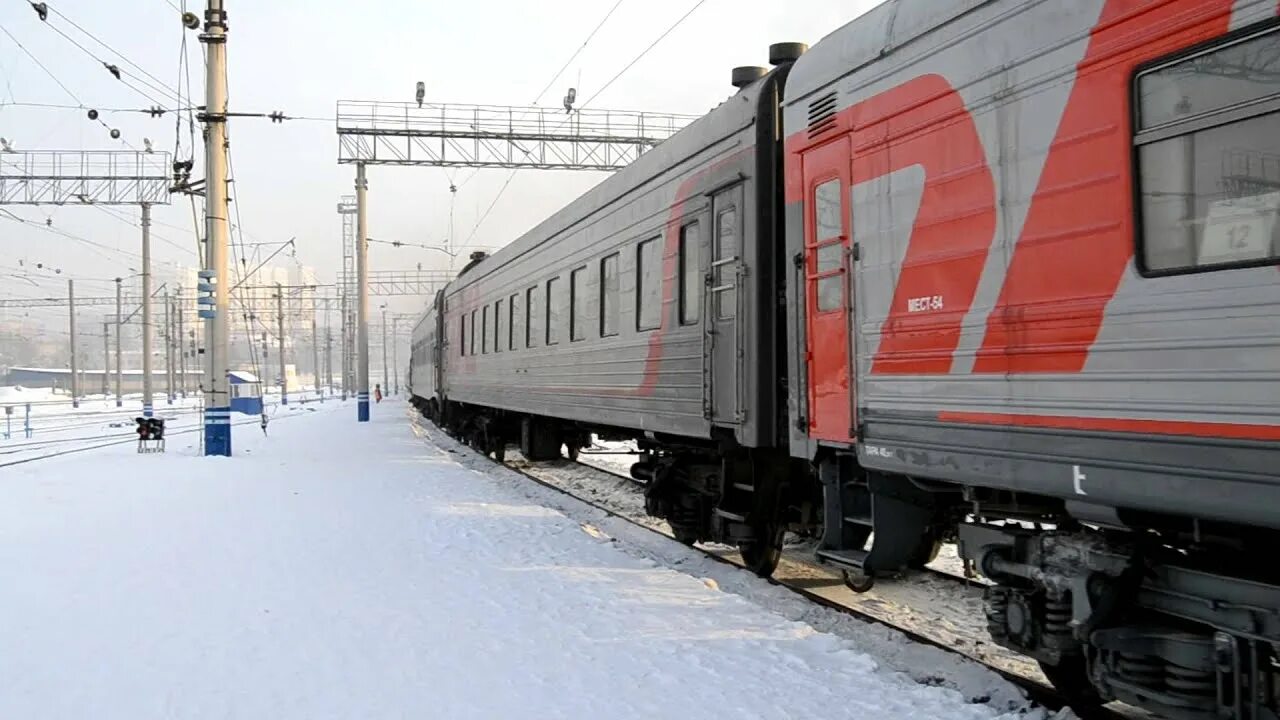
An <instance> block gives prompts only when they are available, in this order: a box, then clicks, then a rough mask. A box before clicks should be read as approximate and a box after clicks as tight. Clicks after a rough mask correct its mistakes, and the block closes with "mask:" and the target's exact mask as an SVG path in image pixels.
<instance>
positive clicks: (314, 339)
mask: <svg viewBox="0 0 1280 720" xmlns="http://www.w3.org/2000/svg"><path fill="white" fill-rule="evenodd" d="M316 309H317V308H316V292H315V290H312V291H311V372H312V374H313V375H314V376H315V383H314V384H315V386H316V395H317V396H319V397H321V398H323V397H324V391H323V390H321V389H320V380H321V378H320V335H319V331H318V330H317V329H316Z"/></svg>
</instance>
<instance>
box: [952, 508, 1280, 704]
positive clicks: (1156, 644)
mask: <svg viewBox="0 0 1280 720" xmlns="http://www.w3.org/2000/svg"><path fill="white" fill-rule="evenodd" d="M959 541H960V554H961V556H962V557H963V558H965V559H966V560H968V561H971V562H972V563H974V564H975V565H976V567H977V568H978V569H979V570H980V571H981V572H982V574H983V575H985V576H987V577H988V578H990V579H992V580H994V581H995V582H997V583H999V584H998V585H994V586H992V587H990V588H988V590H987V593H986V602H985V610H986V617H987V626H988V630H989V632H990V634H991V636H992V639H993V640H995V642H996V643H998V644H1000V645H1003V646H1005V647H1007V648H1010V649H1012V650H1015V651H1018V652H1020V653H1023V654H1025V655H1028V656H1030V657H1032V658H1034V659H1036V660H1037V661H1038V662H1039V663H1040V665H1041V667H1042V669H1043V670H1044V671H1045V675H1046V676H1047V677H1048V678H1049V680H1050V682H1052V683H1053V684H1054V685H1055V686H1056V687H1057V688H1058V689H1059V690H1060V691H1062V692H1063V693H1064V694H1066V695H1068V696H1070V697H1071V698H1072V700H1073V701H1074V702H1076V703H1089V702H1092V703H1101V702H1108V701H1111V700H1122V701H1125V702H1128V703H1130V704H1132V705H1136V706H1140V707H1144V708H1149V709H1153V710H1154V711H1155V712H1157V713H1159V714H1160V715H1162V716H1164V717H1168V718H1171V719H1173V720H1209V718H1219V719H1221V720H1276V718H1277V717H1278V713H1280V659H1278V658H1280V613H1277V612H1276V611H1275V608H1277V607H1280V585H1276V584H1274V583H1273V582H1260V581H1257V580H1254V579H1247V578H1244V577H1240V576H1238V575H1236V576H1233V575H1227V574H1222V573H1220V572H1218V571H1216V569H1215V570H1210V569H1208V568H1204V567H1197V568H1193V567H1188V566H1187V565H1189V564H1190V562H1189V561H1188V560H1187V558H1188V556H1187V555H1184V554H1182V553H1170V552H1169V551H1168V550H1167V549H1165V548H1163V547H1162V546H1159V545H1156V544H1154V543H1148V542H1147V541H1146V540H1145V539H1144V540H1142V541H1141V542H1139V541H1135V540H1133V539H1132V538H1128V537H1125V536H1122V535H1115V534H1108V533H1105V532H1102V531H1100V530H1093V529H1087V528H1069V529H1067V530H1053V531H1045V530H1043V529H1029V528H1028V527H1026V525H1023V524H1016V523H1003V524H996V523H982V522H972V523H967V524H964V525H962V526H961V527H960V529H959Z"/></svg>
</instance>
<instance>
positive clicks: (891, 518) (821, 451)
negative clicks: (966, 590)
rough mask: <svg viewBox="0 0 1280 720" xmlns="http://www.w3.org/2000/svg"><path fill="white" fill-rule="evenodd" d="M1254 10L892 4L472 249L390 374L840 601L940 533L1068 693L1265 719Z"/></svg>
mask: <svg viewBox="0 0 1280 720" xmlns="http://www.w3.org/2000/svg"><path fill="white" fill-rule="evenodd" d="M1277 14H1278V8H1277V2H1276V0H1073V1H1072V2H1065V1H1063V0H890V2H886V3H883V4H882V5H880V6H879V7H877V8H876V9H874V10H872V11H871V12H869V13H867V14H866V15H864V16H862V17H860V18H858V19H857V20H855V21H853V22H851V23H849V24H848V25H846V26H845V27H843V28H841V29H840V30H838V31H836V32H835V33H833V34H832V35H830V36H828V37H827V38H824V39H823V40H822V41H821V42H819V43H817V44H816V45H815V47H813V48H812V49H811V50H808V51H807V52H803V47H802V46H797V45H793V44H786V45H780V46H775V48H774V49H773V51H772V52H771V55H772V58H771V60H772V61H773V63H774V68H773V69H772V70H771V71H767V72H766V71H764V70H763V69H748V68H740V69H738V70H736V71H735V73H734V76H735V81H736V82H735V84H737V85H738V86H739V90H738V92H737V93H736V94H735V95H734V96H732V97H731V98H730V99H729V100H727V101H726V102H725V103H724V104H722V105H721V106H719V107H718V108H716V109H714V110H713V111H712V112H710V113H709V114H708V115H706V116H705V117H703V118H701V119H700V120H698V121H697V122H695V123H693V124H692V125H690V126H689V127H688V128H686V129H685V130H684V131H682V132H680V133H678V134H677V135H676V136H674V137H673V138H671V139H670V140H669V141H667V142H666V143H663V144H662V145H660V146H659V147H657V148H655V149H654V150H652V151H651V152H649V153H647V154H646V155H644V156H643V157H641V158H640V159H639V160H638V161H637V162H636V163H635V164H633V165H632V166H631V167H629V168H627V169H625V170H623V171H621V172H619V173H617V174H616V175H615V176H613V177H611V178H610V179H608V180H607V181H605V182H604V183H602V184H601V185H600V186H598V187H597V188H595V189H594V190H592V191H590V192H589V193H587V194H586V195H584V196H583V197H581V198H579V199H578V200H576V201H575V202H573V203H572V204H570V205H568V206H567V207H566V208H564V209H563V210H562V211H560V212H559V213H557V214H556V215H555V216H553V217H552V218H550V219H548V220H547V221H546V222H544V223H543V224H542V225H540V226H538V227H537V228H535V229H534V230H532V231H530V232H529V233H526V234H525V235H524V236H522V237H520V238H519V239H517V240H515V241H514V242H513V243H512V244H511V245H510V246H508V247H507V248H504V249H503V250H502V251H500V252H498V253H496V254H495V255H494V256H492V257H487V258H485V257H477V258H476V259H475V260H474V262H473V263H472V265H470V266H468V268H467V269H466V271H465V272H464V273H462V274H461V276H460V277H459V278H458V279H457V280H455V281H454V282H453V283H452V284H451V285H450V286H449V287H448V289H447V290H445V291H444V292H443V293H441V295H440V296H439V297H438V298H437V299H436V300H435V302H434V303H433V305H432V308H431V309H430V310H429V311H428V313H427V314H426V316H424V318H423V321H422V323H420V324H419V327H418V329H417V330H416V331H415V336H414V338H415V341H414V362H413V366H412V377H411V383H412V387H413V392H414V395H415V396H416V401H417V402H418V403H419V405H420V406H421V407H422V408H423V409H424V410H425V411H426V412H427V413H428V414H429V415H430V416H431V417H433V418H434V419H436V420H437V421H438V422H440V423H441V424H442V425H444V426H445V427H447V428H449V429H450V430H451V431H453V432H456V433H458V434H460V435H462V436H464V437H466V438H468V439H469V440H470V441H472V442H473V444H476V445H477V446H479V447H480V448H482V449H483V450H485V451H487V452H494V453H496V454H499V455H500V454H501V453H502V452H503V451H504V449H505V448H506V447H507V445H508V444H518V445H519V446H520V448H521V450H522V452H524V453H525V454H527V455H529V456H530V457H532V458H539V457H548V456H555V455H558V454H559V452H560V448H561V446H562V445H563V446H566V447H568V449H569V451H570V454H571V455H572V453H574V452H576V449H577V448H578V447H581V446H582V445H584V444H585V443H586V441H587V438H588V435H589V434H590V433H596V434H600V435H603V436H606V437H619V438H631V439H635V440H636V441H637V442H638V444H639V446H640V447H641V449H642V450H643V452H644V454H643V456H642V459H641V461H640V462H639V463H637V465H636V466H635V468H634V469H633V474H635V475H636V476H637V477H640V478H642V479H645V480H647V481H648V483H647V486H646V488H647V489H646V496H647V501H648V509H649V511H650V512H651V513H652V514H654V515H656V516H659V517H665V518H666V519H667V520H668V522H669V523H670V524H671V526H672V528H673V530H674V531H675V533H676V535H677V537H679V538H680V539H682V540H685V541H686V542H696V541H700V540H713V541H719V542H732V543H737V544H738V545H739V546H740V547H741V548H742V549H743V555H744V558H745V559H746V560H747V561H748V563H749V564H750V565H751V567H752V568H753V569H754V570H756V571H757V572H758V573H760V574H764V575H767V574H769V573H770V572H772V570H773V568H774V566H775V565H776V563H777V560H778V554H779V550H780V547H781V539H782V533H783V532H784V531H785V530H793V531H798V532H810V533H815V534H820V535H821V543H820V546H819V549H818V551H817V556H818V558H819V560H821V561H822V562H825V563H828V564H830V565H832V566H834V567H836V568H840V569H842V570H844V571H845V573H846V578H847V581H848V583H849V584H850V586H851V587H853V588H854V589H865V588H866V587H869V586H870V583H871V582H873V581H874V580H875V578H877V577H883V576H887V575H893V574H896V573H898V572H900V571H901V570H903V569H904V568H910V567H912V566H918V565H921V564H923V563H925V562H927V561H928V560H929V559H930V558H931V557H932V555H933V553H934V552H935V551H936V548H937V547H938V543H939V542H941V541H943V540H956V541H957V542H958V545H959V549H960V552H961V555H962V557H963V558H964V559H965V560H966V562H968V563H969V564H970V565H971V566H972V567H973V568H974V569H976V570H977V571H978V572H980V573H981V574H982V575H984V576H986V577H987V578H989V579H990V580H991V581H993V583H994V585H993V586H992V587H991V588H990V590H989V591H988V593H987V602H986V614H987V621H988V626H989V628H990V630H991V633H992V636H993V638H994V640H995V641H996V642H998V643H1000V644H1002V645H1005V646H1008V647H1011V648H1014V649H1016V650H1018V651H1020V652H1023V653H1025V654H1027V655H1029V656H1031V657H1033V658H1035V659H1037V660H1038V661H1039V662H1040V664H1041V666H1042V667H1043V668H1044V670H1045V672H1046V674H1047V675H1048V676H1049V678H1050V679H1051V680H1052V681H1053V682H1054V683H1055V684H1056V685H1057V686H1058V687H1060V688H1061V689H1063V690H1065V691H1067V692H1070V693H1072V694H1074V695H1075V696H1076V697H1077V698H1078V699H1080V700H1084V701H1103V700H1111V699H1122V700H1125V701H1127V702H1129V703H1131V704H1135V705H1139V706H1142V707H1145V708H1148V709H1151V710H1153V711H1155V712H1157V713H1158V714H1161V715H1164V716H1167V717H1176V718H1208V717H1220V718H1232V719H1240V720H1244V719H1246V718H1247V719H1261V718H1275V717H1277V708H1278V707H1280V689H1278V686H1277V679H1278V678H1277V675H1278V669H1277V668H1278V664H1277V662H1278V661H1277V656H1278V655H1280V651H1278V648H1280V566H1278V565H1277V563H1276V562H1274V561H1273V560H1272V559H1271V554H1272V548H1273V547H1275V546H1276V543H1277V541H1280V318H1278V317H1277V315H1278V313H1280V270H1278V268H1277V265H1280V239H1277V238H1278V237H1280V234H1278V230H1277V227H1276V226H1277V219H1278V218H1280V132H1278V131H1280V115H1278V114H1277V113H1280V20H1278V19H1277Z"/></svg>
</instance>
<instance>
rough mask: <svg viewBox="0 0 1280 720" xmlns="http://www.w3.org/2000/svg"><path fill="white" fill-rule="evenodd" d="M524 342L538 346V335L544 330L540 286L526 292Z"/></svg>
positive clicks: (529, 345) (531, 345)
mask: <svg viewBox="0 0 1280 720" xmlns="http://www.w3.org/2000/svg"><path fill="white" fill-rule="evenodd" d="M524 308H525V317H524V344H525V347H531V348H534V347H538V335H539V334H540V333H541V332H542V303H540V302H538V286H537V285H535V286H533V287H531V288H529V289H528V291H526V292H525V305H524Z"/></svg>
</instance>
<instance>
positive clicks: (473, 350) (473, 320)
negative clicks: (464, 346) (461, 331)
mask: <svg viewBox="0 0 1280 720" xmlns="http://www.w3.org/2000/svg"><path fill="white" fill-rule="evenodd" d="M467 352H469V353H471V354H472V355H475V354H476V311H475V310H472V311H471V347H470V348H469V349H468V350H467Z"/></svg>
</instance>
